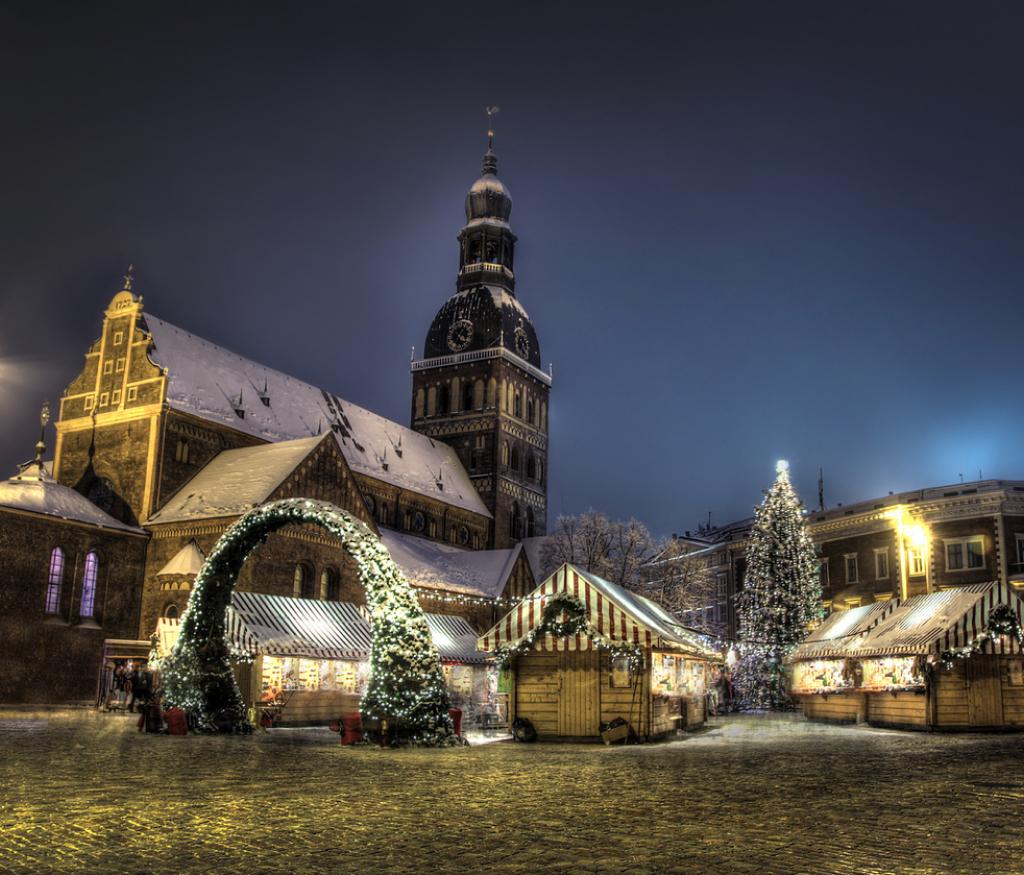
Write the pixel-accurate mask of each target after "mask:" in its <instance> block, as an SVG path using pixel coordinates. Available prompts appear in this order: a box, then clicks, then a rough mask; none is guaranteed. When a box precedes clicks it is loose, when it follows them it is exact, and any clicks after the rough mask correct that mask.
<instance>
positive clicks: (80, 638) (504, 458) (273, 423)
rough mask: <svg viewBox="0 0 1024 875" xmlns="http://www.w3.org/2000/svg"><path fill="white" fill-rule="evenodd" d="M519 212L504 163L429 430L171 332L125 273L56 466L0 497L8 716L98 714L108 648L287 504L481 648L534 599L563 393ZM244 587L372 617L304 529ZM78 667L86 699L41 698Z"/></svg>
mask: <svg viewBox="0 0 1024 875" xmlns="http://www.w3.org/2000/svg"><path fill="white" fill-rule="evenodd" d="M510 210H511V198H510V197H509V196H508V192H507V190H506V189H505V187H504V186H503V184H502V183H501V182H500V181H499V180H498V178H497V175H496V162H495V158H494V154H493V152H492V151H491V150H490V149H488V153H487V155H486V156H485V159H484V173H483V176H482V177H481V179H480V180H478V182H476V183H475V184H474V185H473V187H472V188H471V190H470V192H469V195H468V196H467V202H466V213H467V225H466V227H465V228H464V229H463V231H462V233H461V234H460V237H459V240H460V252H461V255H460V270H459V274H458V277H457V286H456V292H455V294H454V295H453V296H452V298H451V299H449V300H448V302H447V303H445V304H444V305H443V306H442V308H441V310H440V312H439V313H438V315H437V317H436V318H435V319H434V321H433V324H432V325H431V326H430V329H429V332H428V335H427V342H426V345H425V355H424V358H423V359H421V360H420V361H417V362H414V364H413V375H412V376H413V389H412V405H411V408H412V428H408V427H406V426H403V425H400V424H398V423H396V422H393V421H390V420H388V419H386V418H384V417H381V416H378V415H377V414H375V413H373V412H371V411H369V410H366V409H365V408H362V407H359V406H358V405H355V404H351V403H350V402H348V401H346V400H344V399H343V398H342V397H340V396H338V395H336V394H334V392H332V391H330V390H328V389H324V388H320V387H316V386H312V385H310V384H308V383H305V382H303V381H301V380H299V379H297V378H295V377H292V376H290V375H287V374H283V373H281V372H279V371H276V370H274V369H273V368H270V367H268V366H266V365H264V364H261V363H257V362H254V361H251V360H248V359H246V358H244V357H242V356H239V355H237V354H235V353H233V352H231V351H229V350H228V349H225V348H224V347H221V346H219V345H217V344H215V343H212V342H210V341H208V340H204V339H203V338H200V337H196V336H195V335H193V334H191V333H190V332H188V331H187V330H185V329H182V328H179V327H177V326H175V325H172V324H171V323H169V322H166V321H165V320H163V319H161V318H159V317H158V316H156V315H155V314H154V313H152V312H150V311H149V309H148V307H146V306H144V304H143V299H142V297H141V296H140V295H138V293H137V291H138V290H137V289H136V288H135V281H134V278H133V277H132V276H131V274H129V276H128V277H126V279H125V283H124V287H123V288H122V290H121V291H120V292H118V293H117V294H116V295H115V296H114V297H113V299H112V300H111V302H110V304H109V306H108V307H107V308H106V310H105V312H104V314H103V321H102V327H101V330H100V333H99V337H98V339H97V340H96V342H95V343H93V344H92V346H91V347H90V348H89V349H88V350H87V351H86V354H85V362H84V366H83V368H82V371H81V373H80V374H79V375H78V376H76V377H75V378H74V379H73V380H72V381H71V383H70V384H69V385H68V387H67V389H66V390H65V392H64V395H63V397H62V398H61V402H60V409H59V415H58V417H57V420H56V423H55V425H56V442H55V445H54V447H53V461H52V463H44V462H43V461H42V456H41V453H40V454H39V455H38V457H37V460H36V462H34V463H30V464H29V465H27V466H22V469H21V471H20V472H19V474H18V475H16V476H15V477H14V478H12V479H11V480H9V481H6V482H4V483H0V523H2V527H0V532H2V534H0V576H2V577H0V579H2V581H3V583H2V588H0V593H2V598H3V599H4V601H5V607H6V608H7V610H6V611H5V612H4V615H3V616H4V620H3V622H4V623H5V624H7V625H8V626H10V629H6V628H5V630H4V631H5V633H6V634H4V635H3V637H2V639H0V668H2V672H0V673H2V674H3V676H4V677H5V678H6V681H5V686H4V687H3V688H2V689H0V700H6V701H71V700H87V699H89V698H90V696H91V695H92V694H93V693H94V688H95V683H96V678H97V676H98V671H99V667H100V666H99V663H100V661H101V654H102V648H103V642H104V641H105V640H108V639H133V638H134V639H136V640H139V641H145V640H147V639H148V638H149V636H150V635H152V633H153V631H154V627H155V625H156V622H157V620H158V619H159V618H160V617H169V618H176V617H178V616H180V614H181V613H182V612H183V611H184V609H185V606H186V604H187V601H188V596H189V593H190V592H191V582H192V580H194V578H195V573H196V571H197V569H198V567H199V566H200V565H201V561H202V557H203V556H205V555H207V554H208V553H209V551H210V550H211V549H212V547H213V545H214V544H215V543H216V541H217V539H218V538H219V537H220V536H221V535H222V534H223V532H224V531H225V530H226V529H227V527H228V526H230V525H231V523H233V522H234V521H235V520H237V519H238V518H239V517H240V516H241V515H242V514H244V513H245V512H246V511H247V510H249V509H250V508H252V507H255V506H257V505H259V504H262V503H264V502H267V501H273V500H276V499H279V498H285V497H309V498H316V499H323V500H327V501H331V502H333V503H334V504H336V505H338V506H339V507H341V508H343V509H344V510H346V511H348V512H349V513H351V514H353V515H355V516H356V517H358V518H359V519H361V520H362V521H363V522H365V523H366V524H367V525H368V526H369V527H370V528H371V530H373V531H374V532H375V533H377V534H378V535H381V536H382V537H385V543H386V544H388V546H389V549H391V550H392V553H393V554H394V555H396V556H401V557H404V559H405V561H406V562H407V565H406V566H401V563H400V567H402V570H403V571H404V572H405V573H406V576H407V577H408V578H409V579H410V582H411V583H412V584H413V585H414V587H416V590H417V593H418V595H419V598H420V601H421V604H422V606H423V608H424V610H426V611H429V612H433V613H442V614H444V613H459V614H462V615H464V616H465V617H467V619H469V620H470V622H471V623H473V624H474V625H475V626H477V627H479V628H484V627H486V626H487V625H488V624H489V623H490V622H492V621H493V620H494V619H495V617H496V611H497V610H498V606H499V605H500V604H503V603H504V601H503V600H507V599H509V598H512V597H515V596H517V595H521V594H525V593H526V592H528V591H530V589H532V588H533V586H534V575H533V571H532V569H531V567H530V564H529V560H528V557H527V554H526V552H525V551H524V550H523V548H522V543H521V542H522V540H523V539H524V538H526V537H528V536H533V535H539V534H543V532H544V530H545V525H546V516H547V499H546V491H547V487H546V484H547V421H548V392H549V389H550V385H551V378H550V376H549V375H548V374H545V373H544V372H543V371H542V370H541V369H540V350H539V344H538V342H537V335H536V332H535V330H534V328H533V326H532V324H531V323H530V320H529V318H528V317H527V315H526V312H525V310H524V309H523V308H522V306H521V305H520V304H519V303H518V301H517V299H516V297H515V291H514V274H513V272H512V266H513V258H512V256H513V247H514V244H515V239H516V238H515V237H514V235H512V233H511V230H510V228H509V226H508V216H509V212H510ZM55 550H59V551H60V552H59V555H60V557H61V561H60V562H59V563H58V562H57V561H56V559H54V558H53V557H55V556H57V555H58V554H57V553H55V552H54V551H55ZM484 552H486V553H488V554H493V561H490V562H488V561H480V560H479V559H478V560H476V561H474V562H469V561H468V560H467V559H465V557H466V556H468V555H469V554H471V553H476V554H480V553H484ZM409 557H417V558H416V560H415V562H414V561H413V560H412V559H410V558H409ZM435 560H436V561H435ZM396 561H399V560H398V559H396ZM87 569H92V570H91V571H88V573H89V574H91V575H92V577H91V578H90V582H89V584H88V585H89V586H90V587H92V590H93V594H92V595H91V596H90V599H91V601H90V602H89V603H87V604H83V602H82V598H83V575H84V574H86V573H87ZM100 586H102V587H103V588H104V590H103V591H104V598H103V600H99V601H98V600H97V598H96V592H97V591H98V589H97V588H98V587H100ZM238 588H239V589H240V590H248V591H253V592H260V593H266V594H272V595H274V594H276V595H288V596H294V597H298V598H309V599H327V600H337V601H348V602H356V603H362V602H363V601H364V596H363V593H362V591H361V587H360V585H359V583H358V581H357V579H356V576H355V570H354V567H353V564H352V562H351V560H350V559H349V557H348V556H347V554H346V553H345V551H344V549H343V548H342V547H341V545H340V544H338V543H337V542H335V541H333V540H332V539H331V538H329V537H327V536H326V535H325V534H324V533H323V532H321V531H319V530H317V529H315V528H310V527H305V526H292V527H288V528H286V529H283V530H281V531H280V532H278V533H276V534H274V535H272V536H271V537H270V538H269V539H268V541H267V543H265V544H264V545H262V546H261V547H260V548H259V549H258V550H257V552H256V553H255V554H254V555H253V556H252V557H251V558H250V560H249V561H248V562H247V563H246V566H245V568H244V570H243V573H242V575H241V577H240V579H239V584H238ZM55 592H57V595H54V593H55ZM15 632H16V633H17V634H14V633H15ZM51 639H52V641H51ZM40 647H42V648H43V649H42V651H40ZM32 660H41V661H42V662H43V663H44V664H45V669H44V670H41V672H39V673H35V672H33V671H32V670H30V669H29V662H30V661H32ZM72 662H73V663H74V666H75V672H73V673H72V674H73V675H74V679H73V680H69V681H68V682H67V683H65V684H63V685H62V686H60V688H59V689H56V688H55V687H54V686H53V685H52V684H49V683H47V682H46V680H45V678H46V677H53V676H67V677H70V675H68V667H69V665H70V664H71V663H72Z"/></svg>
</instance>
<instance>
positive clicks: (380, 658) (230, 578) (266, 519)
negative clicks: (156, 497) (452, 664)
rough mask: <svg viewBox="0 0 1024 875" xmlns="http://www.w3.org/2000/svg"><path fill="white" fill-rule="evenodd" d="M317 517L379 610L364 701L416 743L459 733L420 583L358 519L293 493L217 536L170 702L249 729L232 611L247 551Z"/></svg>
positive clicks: (366, 710)
mask: <svg viewBox="0 0 1024 875" xmlns="http://www.w3.org/2000/svg"><path fill="white" fill-rule="evenodd" d="M302 524H313V525H317V526H320V527H321V528H323V529H325V530H326V531H328V532H330V533H331V534H333V535H335V536H337V537H338V539H339V540H340V541H341V543H342V544H343V545H344V547H345V548H346V550H347V551H348V552H349V554H350V555H351V556H352V558H353V559H354V560H355V564H356V566H357V568H358V571H359V579H360V582H361V583H362V584H363V587H364V588H365V590H366V600H367V605H368V607H369V609H370V623H371V634H372V642H371V648H370V682H369V685H368V687H367V690H366V693H365V694H364V695H363V700H362V703H361V706H360V710H361V711H362V713H363V714H364V715H366V716H369V717H377V718H386V719H388V720H390V721H391V722H392V724H393V725H397V727H398V728H399V730H400V731H402V732H403V733H404V734H405V736H406V737H407V738H408V740H409V741H410V742H412V743H414V744H428V745H430V744H432V745H442V744H448V743H451V742H452V741H453V739H454V736H453V727H452V722H451V718H450V717H449V715H448V708H449V700H448V692H447V689H446V687H445V683H444V675H443V674H442V672H441V664H440V659H439V656H438V652H437V648H436V647H435V645H434V641H433V638H432V637H431V634H430V627H429V626H428V625H427V621H426V618H425V617H424V615H423V611H422V609H421V608H420V606H419V603H418V602H417V600H416V596H415V594H414V593H413V590H412V587H411V586H410V585H409V583H408V581H407V580H406V579H405V578H404V577H403V576H402V573H401V572H400V571H399V570H398V567H397V566H396V565H395V563H394V561H393V560H392V558H391V554H390V553H388V551H387V549H386V548H385V547H384V545H383V544H382V543H381V542H380V540H379V539H378V538H377V537H376V536H375V535H374V534H373V533H372V532H371V531H370V530H369V529H368V528H367V527H366V526H365V525H364V524H363V523H362V522H360V521H359V520H357V519H356V518H355V517H352V516H350V515H349V514H347V513H345V512H344V511H342V510H341V509H340V508H338V507H335V506H334V505H333V504H330V503H328V502H325V501H313V500H311V499H304V498H290V499H285V500H283V501H276V502H272V503H270V504H266V505H263V506H261V507H257V508H254V509H253V510H251V511H249V513H247V514H245V516H243V517H242V518H241V519H239V520H238V521H237V522H236V523H234V524H233V525H232V526H231V527H230V528H229V529H228V530H227V531H226V532H225V533H224V535H223V537H221V539H220V540H219V541H218V542H217V545H216V546H215V547H214V548H213V550H212V551H211V552H210V555H209V556H208V557H207V559H206V562H205V564H204V565H203V568H202V570H201V571H200V572H199V575H198V576H197V577H196V580H195V585H194V586H193V589H192V594H191V596H190V597H189V601H188V607H187V608H186V610H185V613H184V615H183V616H182V620H181V634H180V635H179V637H178V641H177V643H176V644H175V646H174V650H173V651H172V652H171V654H170V655H169V656H168V657H167V658H166V659H165V660H164V661H163V667H162V668H163V671H162V674H163V683H164V690H165V693H166V697H167V700H168V702H169V703H171V704H174V705H178V706H180V707H181V708H183V709H184V710H186V711H188V712H190V713H192V714H195V715H196V716H197V718H198V721H199V725H200V727H201V728H203V729H205V730H208V731H212V730H214V729H215V728H217V727H218V726H223V725H225V724H230V725H231V726H232V727H233V728H234V729H235V730H237V731H244V730H246V729H248V723H247V721H246V714H245V705H244V703H243V700H242V696H241V693H240V692H239V690H238V685H237V684H236V683H235V678H234V675H233V674H232V671H231V658H232V656H233V655H234V656H237V655H238V654H233V653H232V652H231V649H230V645H229V643H228V642H227V640H226V638H225V612H226V610H227V607H228V603H229V602H230V601H231V593H232V591H233V590H234V587H235V582H236V581H237V579H238V573H239V571H240V570H241V568H242V565H243V564H244V562H245V560H246V558H247V557H248V556H249V554H250V553H252V552H253V550H255V549H256V548H257V547H258V546H259V545H260V544H262V543H263V542H264V541H265V540H266V539H267V537H268V536H269V535H270V534H271V533H273V532H275V531H277V530H278V529H280V528H282V527H283V526H287V525H302Z"/></svg>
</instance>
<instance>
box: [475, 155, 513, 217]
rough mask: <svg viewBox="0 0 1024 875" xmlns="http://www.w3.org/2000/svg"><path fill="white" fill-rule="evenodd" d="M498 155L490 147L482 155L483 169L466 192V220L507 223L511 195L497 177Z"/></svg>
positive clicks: (510, 210)
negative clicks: (481, 173) (489, 220)
mask: <svg viewBox="0 0 1024 875" xmlns="http://www.w3.org/2000/svg"><path fill="white" fill-rule="evenodd" d="M497 173H498V156H497V155H495V154H494V151H493V150H492V149H488V150H487V153H486V154H485V155H484V171H483V176H481V177H480V178H479V179H478V180H477V181H476V182H474V183H473V185H472V186H471V187H470V189H469V192H468V193H467V194H466V221H467V222H474V221H479V220H487V219H491V220H497V221H498V222H501V223H507V222H508V217H509V216H510V215H511V214H512V195H510V194H509V193H508V189H507V188H505V184H504V183H503V182H502V181H501V180H500V179H498V176H497Z"/></svg>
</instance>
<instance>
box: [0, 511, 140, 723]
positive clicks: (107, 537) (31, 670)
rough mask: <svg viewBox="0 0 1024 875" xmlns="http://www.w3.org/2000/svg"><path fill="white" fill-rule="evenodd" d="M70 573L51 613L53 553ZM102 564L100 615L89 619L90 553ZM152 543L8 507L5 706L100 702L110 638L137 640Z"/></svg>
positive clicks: (1, 675) (1, 608) (2, 547)
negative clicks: (85, 577) (86, 582)
mask: <svg viewBox="0 0 1024 875" xmlns="http://www.w3.org/2000/svg"><path fill="white" fill-rule="evenodd" d="M55 547H60V549H61V550H62V551H63V553H64V571H63V577H62V586H61V593H60V599H59V604H58V606H57V607H58V610H57V611H56V612H54V613H52V614H47V612H46V595H47V587H48V576H49V569H50V560H51V553H52V551H53V549H54V548H55ZM90 551H95V552H96V554H97V557H98V560H99V565H98V575H97V582H96V594H95V607H94V612H93V617H92V618H89V617H82V616H81V596H82V573H83V568H84V564H85V557H86V554H87V553H89V552H90ZM145 553H146V538H145V536H143V535H133V534H130V533H121V532H115V531H111V530H106V529H99V528H96V527H94V526H87V525H82V524H78V523H72V522H65V521H61V520H56V519H50V518H47V517H42V516H37V515H34V514H21V513H17V512H13V511H5V510H0V703H4V702H26V703H41V702H46V703H71V702H92V701H93V699H94V696H95V694H96V688H97V682H98V678H99V671H100V662H101V658H102V653H103V641H104V639H107V638H127V639H133V638H135V637H136V632H137V622H138V619H137V618H138V614H139V604H140V599H141V594H142V593H141V586H140V582H141V580H142V574H143V566H144V563H145Z"/></svg>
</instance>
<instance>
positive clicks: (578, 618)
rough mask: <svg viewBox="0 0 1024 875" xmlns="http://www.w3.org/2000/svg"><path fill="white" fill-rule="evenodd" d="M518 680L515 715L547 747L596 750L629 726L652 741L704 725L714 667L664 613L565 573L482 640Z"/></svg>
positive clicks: (702, 642) (711, 654) (586, 576)
mask: <svg viewBox="0 0 1024 875" xmlns="http://www.w3.org/2000/svg"><path fill="white" fill-rule="evenodd" d="M477 649H478V650H481V651H492V652H495V654H496V658H497V659H498V660H499V662H503V663H505V664H506V666H507V668H508V669H509V671H510V672H511V674H512V683H511V695H510V702H509V713H510V715H511V717H512V719H515V718H517V717H525V718H526V719H528V720H529V721H530V723H532V724H533V727H534V728H535V729H536V730H537V734H538V736H539V737H541V738H548V739H553V738H558V739H565V740H568V739H573V740H581V741H596V740H597V739H598V738H599V737H600V733H601V725H602V724H603V723H607V722H610V721H612V720H614V719H616V718H622V719H623V720H626V721H628V723H629V724H630V725H631V726H632V728H633V730H634V731H635V732H636V734H637V735H638V736H640V737H641V738H643V739H653V738H657V737H659V736H664V735H666V734H668V733H670V732H675V731H676V730H677V729H686V728H693V727H696V726H700V725H701V724H703V722H704V720H705V689H706V685H707V682H708V674H709V665H710V664H711V663H713V662H714V661H718V660H720V658H721V656H720V654H718V653H716V652H715V651H714V650H713V649H712V648H711V646H710V644H709V642H708V641H707V640H706V639H705V638H704V637H703V636H701V635H700V634H698V633H697V632H695V631H693V630H692V629H687V628H685V627H684V626H682V625H680V624H679V621H678V620H676V619H675V618H674V617H673V616H672V615H671V614H669V613H668V612H667V611H665V610H664V609H663V608H662V607H661V606H659V605H657V604H656V603H654V602H652V601H651V600H650V599H646V598H644V597H642V596H639V595H637V594H636V593H632V592H629V591H628V590H625V589H623V588H622V587H620V586H617V585H615V584H613V583H609V582H608V581H607V580H604V579H603V578H601V577H598V576H597V575H594V574H590V573H589V572H585V571H583V570H582V569H580V568H578V567H576V566H574V565H569V564H566V565H562V567H561V568H559V569H558V570H557V571H555V572H554V574H552V575H551V576H550V577H549V578H548V579H547V580H545V581H544V582H543V583H542V584H541V585H540V586H538V587H537V588H536V589H535V590H533V592H531V593H530V594H529V595H527V596H526V597H525V598H524V599H523V600H522V601H521V602H520V603H519V604H518V605H516V606H515V607H514V608H513V609H512V610H511V611H509V612H508V613H507V614H506V615H505V616H504V617H502V618H501V620H499V621H498V623H497V624H496V625H495V626H494V627H492V628H491V629H490V630H489V631H488V632H487V633H486V634H485V635H483V636H482V637H481V638H479V639H478V641H477Z"/></svg>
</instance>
